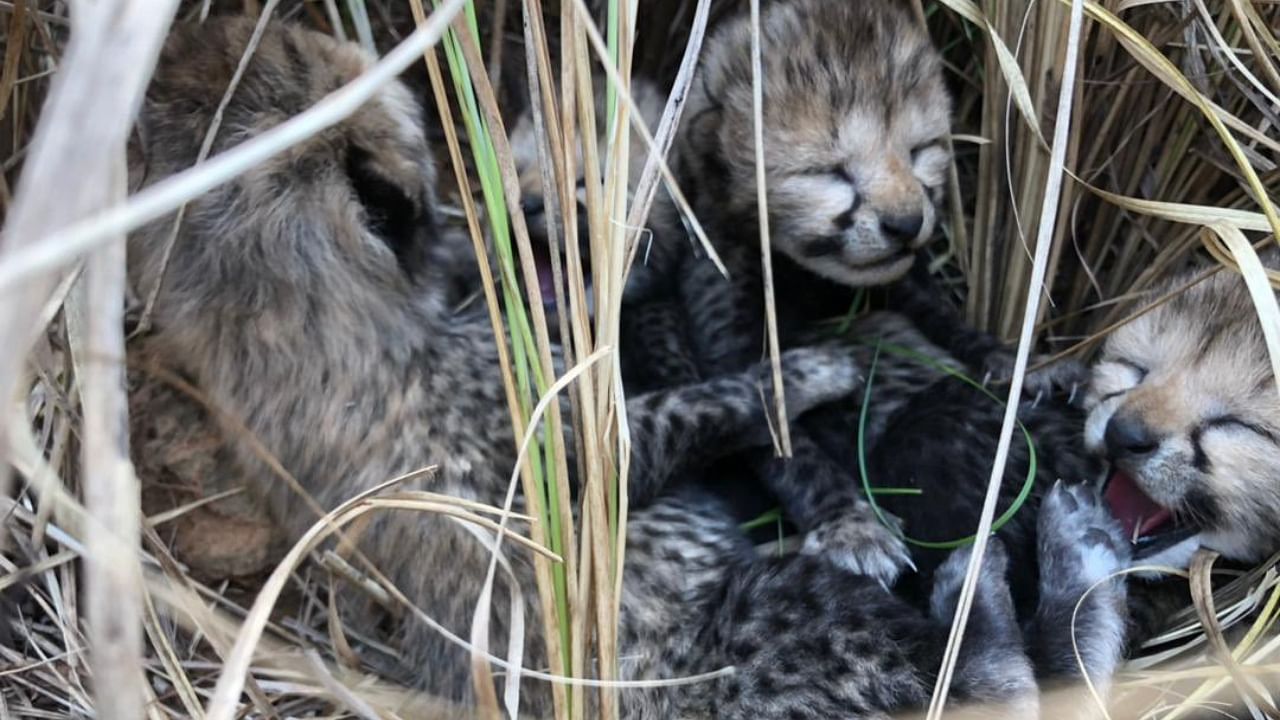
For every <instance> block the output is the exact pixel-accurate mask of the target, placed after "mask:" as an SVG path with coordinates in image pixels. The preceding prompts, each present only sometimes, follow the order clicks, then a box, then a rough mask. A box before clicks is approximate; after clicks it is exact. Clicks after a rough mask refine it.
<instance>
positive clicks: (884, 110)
mask: <svg viewBox="0 0 1280 720" xmlns="http://www.w3.org/2000/svg"><path fill="white" fill-rule="evenodd" d="M761 42H762V45H763V47H762V53H763V61H764V67H763V77H764V116H763V134H764V160H765V170H766V183H767V187H768V208H769V224H770V230H771V236H772V242H773V248H774V253H773V265H774V269H775V285H774V287H775V296H776V299H777V313H778V324H779V332H780V333H781V335H782V342H783V344H784V346H792V345H796V344H804V343H806V342H808V341H809V340H811V339H812V336H811V329H810V326H811V323H812V322H813V321H814V320H816V319H820V318H827V317H833V316H838V315H841V314H844V313H845V312H847V310H848V309H849V306H850V303H851V301H852V299H853V290H852V289H851V288H853V287H865V286H868V285H880V284H884V283H888V282H891V281H894V280H898V279H900V278H902V277H903V276H904V275H905V274H906V273H907V272H908V270H909V269H910V268H911V266H912V264H913V262H914V258H915V255H916V251H917V249H919V248H920V246H921V245H922V244H923V243H924V242H925V241H926V240H927V239H928V238H929V237H930V236H931V235H932V233H933V231H934V229H935V226H936V224H937V216H938V210H937V207H938V204H939V202H940V200H941V194H942V184H943V181H944V179H945V177H946V169H947V166H948V161H949V157H948V154H947V151H946V145H945V143H944V140H945V138H946V136H947V133H948V132H949V129H950V99H949V97H948V95H947V93H946V90H945V87H944V84H943V79H942V74H941V62H940V60H939V58H938V55H937V53H936V52H935V50H934V49H933V47H932V45H931V44H930V42H929V39H928V37H927V36H926V35H925V34H924V32H923V31H922V30H921V29H920V28H919V27H918V24H917V23H916V22H915V21H914V19H913V18H911V16H910V15H909V14H908V11H907V10H906V8H905V6H903V5H901V4H900V3H895V2H891V1H890V0H869V1H867V2H843V1H841V0H784V1H781V2H775V3H770V4H768V5H767V6H765V7H764V8H762V15H761ZM750 46H751V27H750V23H749V19H748V18H747V17H746V16H745V15H743V16H739V17H736V18H733V19H730V20H728V21H726V22H725V23H724V24H722V25H721V26H720V27H719V28H717V30H716V31H715V32H714V33H713V35H712V36H711V37H709V38H708V40H707V43H706V48H705V51H704V56H703V58H702V61H701V64H700V66H699V68H698V73H699V75H698V77H697V78H696V79H695V81H694V84H693V87H692V89H691V92H690V95H689V100H688V108H687V109H686V112H685V118H684V121H683V124H682V126H681V129H680V133H679V136H678V137H677V140H676V144H675V148H674V154H675V157H674V158H673V163H674V167H675V171H676V174H677V179H678V180H679V182H680V185H681V187H682V188H684V190H685V192H686V194H687V195H688V196H689V199H690V203H691V205H692V208H693V211H694V213H695V214H696V215H697V217H698V219H699V220H700V221H701V222H702V224H703V226H704V227H705V228H706V230H707V232H708V234H709V236H710V238H711V239H712V242H713V243H714V244H715V246H716V250H717V252H718V253H719V254H720V256H721V258H722V259H723V260H724V262H725V264H726V266H727V267H728V268H729V271H730V277H729V278H728V279H726V278H724V277H723V276H722V275H721V274H720V273H719V272H718V271H717V270H716V268H715V267H714V265H713V264H712V263H710V262H707V261H706V260H705V259H702V258H698V257H694V253H693V252H691V251H690V250H689V249H690V248H691V247H692V246H691V244H690V243H688V242H686V241H685V240H684V238H683V237H682V236H683V232H681V231H680V230H678V228H679V222H678V221H676V222H672V221H671V218H672V217H673V216H674V212H675V211H674V209H673V208H672V207H670V205H669V204H668V205H664V206H662V207H659V208H657V209H656V210H655V214H654V217H653V218H652V223H653V225H654V231H655V234H657V235H658V238H657V239H656V240H655V242H654V246H653V249H652V252H651V253H650V262H649V264H648V265H645V266H641V267H637V268H633V270H632V276H631V277H630V278H629V280H628V288H627V289H628V293H629V297H628V298H627V300H628V302H627V304H626V306H624V310H623V317H624V321H626V322H627V323H628V324H629V325H631V326H632V327H633V328H634V331H633V333H632V335H633V336H636V337H639V338H640V339H639V340H634V341H633V342H632V345H633V347H638V348H640V350H641V351H642V352H643V351H644V350H645V349H646V348H652V347H665V345H664V343H663V342H662V340H660V339H659V338H663V337H668V336H670V335H672V334H677V335H681V336H682V337H684V338H686V339H687V344H688V345H689V346H690V348H691V352H690V353H689V354H690V356H691V362H677V361H668V362H667V363H666V364H665V365H663V364H661V363H659V362H658V361H656V360H653V359H652V358H642V359H640V360H638V361H636V362H633V363H632V364H631V366H632V368H635V369H636V370H637V372H636V373H633V374H638V375H639V377H640V378H641V379H642V380H643V381H644V382H645V383H646V384H645V387H649V386H653V385H655V384H656V383H654V382H653V381H652V378H653V376H654V375H658V374H660V373H655V372H650V371H649V368H650V367H651V366H654V365H657V366H659V367H660V368H662V370H664V371H665V370H667V369H670V368H669V367H668V366H671V367H674V368H675V369H677V370H678V369H680V368H682V367H683V368H684V369H685V370H686V371H687V372H688V373H689V374H690V375H692V376H693V377H694V378H707V377H716V376H718V375H720V374H722V373H727V372H737V371H740V370H741V369H742V368H744V367H748V366H750V365H751V364H753V363H755V362H758V361H759V359H760V356H761V350H762V347H763V337H764V321H763V318H764V307H763V298H764V292H763V282H762V268H761V262H760V249H759V242H760V240H759V222H758V207H757V196H756V174H755V172H756V171H755V152H754V140H753V132H754V116H753V113H752V68H751V53H750ZM667 297H674V298H675V299H676V300H675V305H676V307H677V309H678V313H677V315H676V317H675V319H674V320H673V319H672V313H671V311H670V309H669V308H668V307H665V306H664V303H667V302H668V301H667V299H666V298H667ZM950 335H955V333H950ZM950 339H951V338H947V340H950ZM948 349H950V347H948ZM650 355H652V353H650ZM666 356H667V357H668V358H670V357H678V356H676V355H674V354H673V353H666ZM624 368H625V366H624ZM863 371H864V372H865V366H864V368H863ZM690 379H692V378H690ZM813 430H814V428H813V427H812V426H810V425H808V424H798V425H795V426H793V427H792V428H791V431H792V432H791V442H792V452H793V458H792V460H790V461H789V462H788V463H776V462H772V460H771V454H770V450H769V449H767V448H766V449H763V450H759V451H755V452H754V453H752V457H753V458H754V460H751V461H749V462H748V464H749V465H753V466H755V467H756V468H757V470H756V471H755V472H757V473H759V474H760V475H761V480H762V482H763V483H764V485H765V486H766V487H768V489H769V490H771V491H772V492H773V494H775V495H777V496H779V497H783V498H786V497H788V496H795V495H804V494H816V495H820V496H824V497H829V498H830V501H829V502H825V503H822V504H821V506H815V507H813V508H812V509H813V510H814V511H815V514H812V515H810V514H801V515H797V516H794V517H793V519H794V520H795V521H796V522H797V523H798V524H799V525H800V526H801V529H802V530H805V531H807V532H809V533H810V540H811V542H810V543H809V544H808V545H807V546H806V547H807V548H808V549H809V551H812V552H817V553H823V554H831V555H832V556H833V557H839V558H843V559H844V562H846V563H847V564H848V565H849V566H850V567H854V568H857V569H859V570H861V571H869V572H873V573H875V574H877V575H878V576H880V577H881V578H882V579H884V580H885V581H886V582H889V581H892V580H893V579H894V578H895V577H896V576H897V574H898V572H899V571H900V569H901V568H902V567H903V566H904V564H905V562H906V558H907V553H906V550H905V548H904V547H903V545H902V544H901V542H900V541H899V540H898V539H897V537H896V536H895V535H894V533H893V532H892V531H890V530H888V529H886V528H884V527H883V526H882V525H881V524H880V523H879V522H878V521H877V519H876V518H875V516H874V515H873V514H872V513H871V512H870V509H869V508H868V506H867V504H866V503H865V502H864V501H863V500H862V498H861V496H860V495H859V494H858V493H857V492H856V491H855V489H854V488H852V487H851V486H850V485H849V483H848V482H847V480H846V479H845V478H846V472H845V469H844V468H839V467H835V466H834V464H833V463H832V461H831V459H830V458H828V457H826V456H825V455H824V453H823V451H822V450H821V448H819V447H818V446H817V445H816V444H815V443H814V442H813V439H812V437H811V435H812V432H813ZM802 476H803V477H802ZM797 482H801V483H804V484H806V485H809V486H810V487H809V488H799V487H796V486H795V483H797Z"/></svg>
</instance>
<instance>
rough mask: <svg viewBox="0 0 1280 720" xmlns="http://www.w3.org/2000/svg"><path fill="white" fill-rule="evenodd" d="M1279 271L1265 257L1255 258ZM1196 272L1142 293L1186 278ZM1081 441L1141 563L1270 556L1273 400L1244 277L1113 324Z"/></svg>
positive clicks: (1227, 278) (1275, 518)
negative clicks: (1099, 460)
mask: <svg viewBox="0 0 1280 720" xmlns="http://www.w3.org/2000/svg"><path fill="white" fill-rule="evenodd" d="M1263 262H1264V264H1265V265H1266V266H1267V267H1268V268H1271V269H1275V268H1277V267H1280V257H1277V256H1276V254H1275V253H1269V254H1266V255H1264V256H1263ZM1201 272H1204V269H1200V270H1198V271H1197V272H1195V273H1189V274H1187V275H1183V276H1181V277H1177V278H1174V279H1172V280H1170V281H1169V282H1168V283H1167V284H1165V285H1164V286H1163V287H1161V288H1159V289H1158V290H1157V291H1156V292H1155V294H1153V295H1152V297H1160V296H1163V295H1164V294H1165V293H1167V292H1170V291H1173V290H1175V289H1180V288H1183V287H1184V286H1187V285H1188V284H1190V283H1191V281H1192V279H1193V277H1194V276H1195V275H1196V274H1198V273H1201ZM1086 406H1087V408H1088V410H1089V415H1088V420H1087V423H1086V425H1085V441H1086V443H1087V444H1088V445H1089V447H1090V448H1091V449H1093V450H1094V451H1095V452H1097V453H1098V454H1100V455H1102V456H1104V457H1105V458H1107V459H1108V460H1110V462H1111V464H1112V473H1111V476H1110V481H1109V483H1108V486H1107V490H1106V496H1107V499H1108V501H1109V503H1110V505H1111V507H1112V509H1113V512H1114V513H1115V514H1116V516H1117V517H1119V518H1120V519H1121V520H1122V522H1123V523H1124V526H1125V531H1126V534H1127V535H1128V537H1129V539H1130V540H1131V541H1132V543H1133V549H1134V558H1135V560H1136V561H1139V562H1140V563H1141V564H1143V565H1172V566H1174V567H1186V566H1187V564H1188V562H1189V561H1190V559H1191V556H1192V554H1194V553H1195V551H1196V550H1198V549H1200V548H1207V549H1210V550H1215V551H1217V552H1219V553H1221V554H1222V555H1223V556H1224V557H1226V558H1229V559H1233V560H1239V561H1243V562H1252V561H1258V560H1261V559H1263V558H1266V557H1268V556H1269V555H1271V554H1272V553H1274V552H1276V551H1277V550H1280V474H1278V473H1277V470H1276V468H1277V467H1280V397H1278V396H1277V393H1276V385H1275V378H1274V376H1273V375H1272V370H1271V362H1270V359H1269V355H1268V352H1267V346H1266V342H1265V340H1264V338H1263V334H1262V326H1261V324H1260V323H1259V321H1258V317H1257V314H1256V312H1255V311H1254V308H1253V303H1252V302H1251V301H1250V298H1249V293H1248V290H1247V288H1246V287H1245V283H1244V279H1243V278H1242V277H1241V276H1240V275H1239V274H1238V273H1235V272H1232V271H1230V270H1221V271H1219V272H1217V273H1216V274H1214V275H1213V276H1212V277H1210V278H1209V279H1207V280H1204V281H1202V282H1198V283H1196V284H1194V285H1191V286H1190V287H1187V288H1186V289H1185V291H1182V292H1179V293H1178V294H1177V295H1175V296H1174V297H1173V299H1171V300H1170V301H1168V302H1166V303H1164V304H1162V305H1159V306H1158V307H1155V308H1153V309H1152V310H1151V311H1150V312H1147V313H1145V314H1143V315H1141V316H1139V317H1138V318H1136V319H1134V320H1133V321H1132V322H1130V323H1128V324H1126V325H1124V326H1122V327H1120V328H1118V329H1117V330H1116V331H1115V332H1113V333H1112V334H1111V335H1110V337H1108V338H1107V341H1106V344H1105V345H1104V346H1103V350H1102V354H1101V357H1100V358H1099V359H1098V361H1097V362H1096V363H1095V364H1094V366H1093V371H1092V378H1091V384H1090V388H1089V392H1088V395H1087V396H1086Z"/></svg>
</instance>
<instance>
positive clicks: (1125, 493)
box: [1103, 469, 1198, 560]
mask: <svg viewBox="0 0 1280 720" xmlns="http://www.w3.org/2000/svg"><path fill="white" fill-rule="evenodd" d="M1103 497H1104V498H1105V499H1106V501H1107V506H1108V507H1110V508H1111V514H1112V515H1113V516H1114V517H1115V518H1116V520H1118V521H1120V525H1121V526H1122V527H1123V528H1124V534H1125V537H1127V538H1129V541H1130V542H1131V543H1133V557H1134V559H1135V560H1137V559H1141V558H1145V557H1150V556H1152V555H1155V554H1156V553H1159V552H1160V551H1162V550H1165V549H1167V548H1170V547H1173V546H1174V545H1177V544H1178V543H1180V542H1182V541H1183V540H1186V539H1187V538H1189V537H1191V536H1192V535H1195V534H1196V533H1197V532H1198V530H1197V529H1196V528H1194V527H1192V526H1190V525H1185V524H1182V523H1179V522H1178V520H1177V518H1175V517H1174V515H1173V511H1172V510H1170V509H1169V508H1167V507H1164V506H1163V505H1161V504H1160V503H1158V502H1156V501H1155V500H1152V499H1151V497H1150V496H1149V495H1147V494H1146V493H1145V492H1143V490H1142V488H1141V487H1139V486H1138V483H1136V482H1134V480H1133V477H1132V476H1130V475H1129V474H1128V473H1126V472H1124V471H1123V470H1119V469H1115V470H1112V472H1111V476H1110V477H1109V478H1108V479H1107V485H1106V488H1105V490H1104V491H1103Z"/></svg>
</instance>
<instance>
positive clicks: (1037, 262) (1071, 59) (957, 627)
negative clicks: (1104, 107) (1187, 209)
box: [928, 0, 1084, 720]
mask: <svg viewBox="0 0 1280 720" xmlns="http://www.w3.org/2000/svg"><path fill="white" fill-rule="evenodd" d="M1070 22H1071V24H1070V31H1069V35H1068V40H1067V46H1066V58H1065V60H1064V62H1063V66H1064V67H1065V68H1066V72H1065V74H1064V76H1063V83H1062V88H1061V91H1060V94H1059V96H1058V112H1057V123H1056V124H1055V126H1054V132H1053V144H1052V146H1051V153H1050V165H1049V174H1048V176H1047V177H1046V178H1045V183H1046V188H1045V191H1044V207H1043V208H1042V210H1041V215H1040V227H1039V231H1038V235H1037V238H1036V248H1035V259H1034V262H1033V266H1032V268H1033V269H1032V277H1031V283H1030V286H1029V287H1028V288H1027V301H1026V309H1025V311H1024V315H1023V322H1022V334H1021V337H1020V338H1019V341H1018V351H1017V356H1016V358H1015V360H1014V366H1013V378H1012V379H1011V380H1010V387H1009V397H1008V399H1007V400H1006V404H1005V412H1004V420H1003V422H1002V424H1001V427H1000V438H999V441H998V445H997V446H996V456H995V460H994V462H993V464H992V467H991V477H990V479H989V480H988V483H987V496H986V500H985V501H984V503H983V507H982V516H981V519H980V520H979V522H978V529H977V531H976V534H975V541H974V544H973V551H972V555H971V557H970V560H969V568H968V572H967V573H966V575H965V581H964V584H963V586H962V587H961V590H960V598H959V601H958V603H957V607H956V614H955V620H954V621H953V622H952V625H951V637H950V639H949V640H948V643H947V648H946V651H945V653H944V655H943V660H942V669H941V671H940V672H939V674H938V681H937V684H936V686H935V687H934V693H933V698H932V699H931V700H930V703H929V715H928V717H929V720H939V719H940V718H941V717H942V711H943V708H944V707H945V705H946V699H947V692H948V690H949V689H950V686H951V677H952V674H953V673H954V671H955V666H956V661H957V659H958V654H957V653H958V652H959V646H960V643H961V642H962V641H963V637H964V628H965V624H966V622H967V621H968V617H969V610H970V609H971V608H972V606H973V597H974V590H975V588H976V587H977V581H978V573H979V571H980V569H981V566H982V558H983V555H984V553H985V552H986V549H987V541H988V539H989V537H990V535H991V525H992V521H993V520H994V518H995V511H996V501H997V500H998V499H999V495H1000V481H1001V480H1002V479H1003V477H1004V468H1005V462H1006V461H1007V459H1008V454H1009V444H1010V441H1011V440H1012V439H1013V428H1014V424H1015V422H1016V420H1017V417H1018V407H1019V404H1020V402H1019V401H1020V399H1021V396H1022V382H1023V379H1024V378H1025V377H1026V369H1027V359H1028V358H1029V357H1030V353H1031V346H1032V342H1033V335H1034V331H1035V319H1036V315H1037V310H1038V306H1039V304H1040V298H1041V296H1042V291H1043V288H1044V281H1045V275H1046V273H1047V272H1048V264H1049V250H1050V245H1051V244H1052V238H1053V231H1054V221H1055V219H1056V217H1057V209H1058V198H1059V196H1060V193H1061V192H1062V183H1063V180H1064V178H1065V177H1066V175H1065V172H1064V169H1065V165H1066V153H1067V138H1068V132H1069V130H1070V127H1071V115H1072V98H1073V93H1074V91H1075V81H1076V69H1077V68H1078V66H1079V65H1078V58H1079V53H1080V37H1081V28H1082V26H1083V24H1084V6H1083V0H1073V2H1072V4H1071V21H1070Z"/></svg>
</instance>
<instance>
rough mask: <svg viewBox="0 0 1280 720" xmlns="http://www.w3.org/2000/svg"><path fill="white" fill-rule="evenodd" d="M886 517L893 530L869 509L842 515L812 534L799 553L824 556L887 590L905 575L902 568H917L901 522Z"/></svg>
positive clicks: (816, 528)
mask: <svg viewBox="0 0 1280 720" xmlns="http://www.w3.org/2000/svg"><path fill="white" fill-rule="evenodd" d="M885 517H886V519H887V520H889V521H890V522H891V523H892V524H893V526H892V527H888V526H886V525H884V524H883V523H882V522H880V520H879V519H878V518H876V516H875V515H874V514H873V513H872V512H871V509H870V508H869V507H868V508H866V509H865V511H863V510H852V511H850V512H845V513H842V514H840V515H838V516H836V517H834V518H832V519H830V520H827V521H826V522H824V523H822V524H820V525H818V526H817V527H815V528H814V529H813V530H810V531H809V533H808V534H807V535H805V539H804V546H803V547H802V548H801V550H800V552H802V553H804V554H806V555H815V556H821V557H823V558H826V559H827V560H829V561H830V562H833V563H835V564H836V565H837V566H839V567H842V568H844V569H845V570H848V571H850V572H852V573H854V574H856V575H864V576H866V577H869V578H872V579H874V580H877V581H879V582H880V584H881V585H884V586H886V587H888V586H890V585H892V584H893V582H894V581H895V580H897V579H898V576H899V575H901V574H902V570H903V568H906V567H910V568H911V569H913V570H914V569H915V564H914V563H912V562H911V554H910V553H909V552H907V545H906V543H904V542H903V541H902V535H901V532H900V531H899V529H898V528H899V524H900V523H899V522H898V519H897V518H894V517H892V516H890V515H886V516H885Z"/></svg>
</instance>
